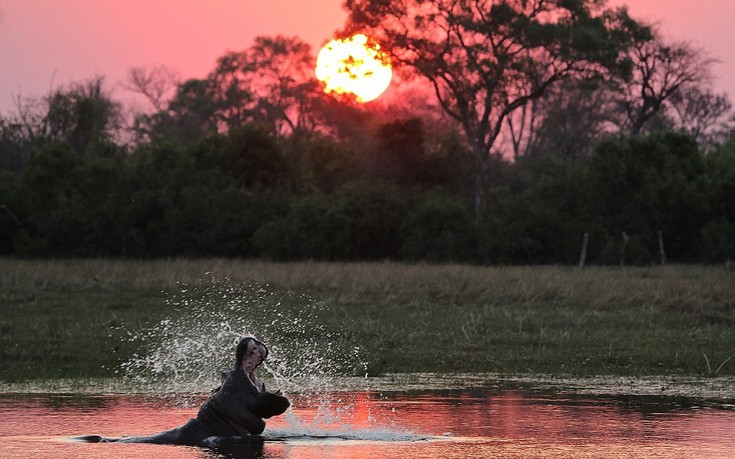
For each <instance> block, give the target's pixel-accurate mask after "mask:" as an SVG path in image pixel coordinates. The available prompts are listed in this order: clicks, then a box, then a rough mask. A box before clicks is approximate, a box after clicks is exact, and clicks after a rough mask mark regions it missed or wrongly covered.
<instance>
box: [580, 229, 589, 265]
mask: <svg viewBox="0 0 735 459" xmlns="http://www.w3.org/2000/svg"><path fill="white" fill-rule="evenodd" d="M589 240H590V233H584V239H582V253H581V254H580V255H579V267H580V268H584V264H585V263H586V262H587V243H588V242H589Z"/></svg>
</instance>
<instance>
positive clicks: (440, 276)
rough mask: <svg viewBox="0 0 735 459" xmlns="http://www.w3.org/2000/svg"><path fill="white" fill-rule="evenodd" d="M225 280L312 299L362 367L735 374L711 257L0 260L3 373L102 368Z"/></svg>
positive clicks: (732, 308)
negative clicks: (635, 262) (629, 264)
mask: <svg viewBox="0 0 735 459" xmlns="http://www.w3.org/2000/svg"><path fill="white" fill-rule="evenodd" d="M222 279H228V281H229V282H231V283H234V284H239V285H259V286H265V285H267V286H268V287H267V288H269V289H272V290H274V291H278V292H286V293H289V292H290V293H293V294H306V295H308V296H310V297H311V298H313V299H314V301H317V302H319V303H320V304H321V305H322V306H323V313H322V315H321V316H320V320H321V321H322V322H323V325H324V326H325V328H326V329H327V330H330V331H331V332H333V333H339V334H340V336H343V337H344V342H343V345H344V346H345V347H347V346H352V345H354V344H358V345H360V346H361V347H362V348H363V350H364V352H365V353H366V356H365V358H366V360H367V361H368V362H369V371H370V372H371V373H373V374H379V373H383V372H416V371H438V372H442V371H444V372H454V371H474V372H484V371H499V372H513V373H551V374H625V375H628V374H635V375H644V374H645V375H651V374H701V375H710V374H715V369H716V370H717V371H716V374H717V375H732V374H735V365H733V364H732V360H729V359H730V358H731V357H732V356H733V355H735V274H733V273H732V272H729V271H726V270H724V269H722V268H716V267H702V266H667V267H647V268H625V269H619V268H601V267H599V268H587V269H584V270H579V269H575V268H568V267H554V266H549V267H478V266H460V265H427V264H398V263H388V262H386V263H309V262H305V263H269V262H260V261H242V260H222V259H209V260H155V261H130V260H124V261H123V260H53V261H48V260H45V261H41V260H15V259H0V311H1V312H2V316H3V319H2V325H1V326H0V327H1V328H0V331H2V335H0V336H1V337H0V344H1V345H2V348H3V349H2V350H0V379H4V380H10V379H23V378H30V377H33V376H34V375H35V376H38V375H39V374H40V375H41V376H44V375H45V376H47V377H60V376H77V375H79V376H105V375H109V374H113V369H114V367H115V366H116V365H117V364H119V362H120V361H122V360H124V359H125V358H126V357H127V356H129V355H130V354H131V353H132V352H134V349H133V348H131V347H130V345H129V343H125V342H123V341H122V340H121V339H120V336H118V335H116V333H118V332H117V331H116V330H117V329H118V328H116V327H119V326H120V325H124V326H125V328H126V329H133V330H135V329H144V328H146V327H150V326H154V325H155V323H156V321H158V320H161V319H162V318H164V317H167V316H169V315H171V314H174V313H176V311H174V310H172V306H171V304H170V303H168V302H166V301H164V299H165V298H166V297H167V296H168V295H171V294H174V293H177V292H180V291H181V290H182V286H183V285H186V286H187V287H188V288H191V287H195V288H194V289H193V290H196V287H197V286H204V285H209V284H211V283H212V282H213V281H215V280H222ZM301 305H302V303H301V302H298V301H294V302H293V304H290V303H289V302H288V301H286V302H284V304H282V305H281V306H280V307H282V308H298V307H302V306H301ZM108 350H114V355H111V354H110V352H112V351H110V352H108ZM703 356H706V357H703ZM103 366H104V368H103Z"/></svg>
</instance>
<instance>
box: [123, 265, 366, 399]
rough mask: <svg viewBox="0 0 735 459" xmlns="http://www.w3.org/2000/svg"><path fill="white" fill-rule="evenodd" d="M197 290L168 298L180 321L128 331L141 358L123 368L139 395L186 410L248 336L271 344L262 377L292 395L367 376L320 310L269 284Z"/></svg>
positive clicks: (214, 283) (184, 289) (210, 285)
mask: <svg viewBox="0 0 735 459" xmlns="http://www.w3.org/2000/svg"><path fill="white" fill-rule="evenodd" d="M200 285H201V286H200V287H191V286H186V285H182V286H181V289H180V291H179V292H177V293H176V294H173V295H171V296H170V297H169V298H168V299H167V300H166V301H167V302H168V303H169V306H171V309H172V310H176V311H177V312H176V314H175V315H173V316H171V317H168V318H166V319H164V320H162V321H160V323H158V324H156V325H155V326H153V327H151V328H148V329H146V330H142V331H137V332H133V331H130V330H127V332H126V334H127V336H128V339H129V340H131V341H133V342H134V343H135V344H137V345H138V347H139V348H140V352H138V353H137V354H135V355H134V356H133V357H132V358H131V359H129V360H128V361H127V362H125V363H124V364H123V365H122V369H123V372H124V374H125V377H126V379H127V380H128V381H129V382H130V383H131V384H132V386H133V387H134V388H135V389H136V390H144V391H145V392H148V393H152V394H157V395H159V396H161V397H162V398H164V397H167V396H168V397H173V398H175V399H176V400H177V401H179V402H184V404H186V403H187V402H188V401H189V400H191V395H193V394H202V393H206V392H208V391H209V390H211V389H212V388H214V387H217V386H218V385H219V384H220V380H221V379H220V378H221V374H222V372H224V371H228V370H230V369H231V368H233V366H234V364H235V347H236V345H237V343H238V342H239V340H240V339H241V338H242V337H243V336H246V335H253V336H255V337H257V338H258V339H260V340H261V341H263V342H264V343H266V345H267V346H268V349H269V355H268V359H267V361H266V362H265V363H264V364H263V367H264V369H265V372H264V371H263V369H261V371H260V372H259V373H260V377H261V378H263V379H264V380H265V381H266V384H267V385H268V386H269V387H273V386H274V385H275V386H276V388H278V389H281V390H282V391H284V392H287V393H297V392H309V391H319V390H327V389H328V388H327V387H322V386H323V385H324V384H325V382H324V381H325V377H329V376H336V375H345V374H362V373H364V372H365V368H366V364H365V363H364V362H362V360H361V358H360V356H359V354H360V349H359V348H358V347H354V346H351V345H347V344H346V343H345V342H344V340H343V338H342V337H341V336H339V333H332V332H328V331H326V330H325V328H324V327H323V326H322V325H320V323H319V321H318V316H319V314H320V313H322V312H324V309H325V306H324V305H323V304H319V303H318V302H316V301H314V300H312V299H310V298H309V297H307V296H305V295H298V294H293V293H278V292H276V290H275V289H271V288H269V287H268V286H242V285H237V284H235V283H233V282H231V281H229V280H221V281H219V280H215V279H212V280H211V281H208V282H206V283H201V284H200ZM269 379H270V381H269ZM187 397H189V398H188V399H187Z"/></svg>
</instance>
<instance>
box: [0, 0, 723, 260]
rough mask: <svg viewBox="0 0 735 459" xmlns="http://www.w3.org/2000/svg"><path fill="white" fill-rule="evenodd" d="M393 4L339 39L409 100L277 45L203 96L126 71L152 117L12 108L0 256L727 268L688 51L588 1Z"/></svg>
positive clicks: (262, 45) (92, 109) (96, 107)
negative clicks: (391, 74) (318, 69)
mask: <svg viewBox="0 0 735 459" xmlns="http://www.w3.org/2000/svg"><path fill="white" fill-rule="evenodd" d="M403 3H405V4H406V5H408V6H411V5H413V3H412V2H411V1H407V2H403ZM403 3H401V4H403ZM424 3H426V2H424ZM480 4H482V5H484V6H483V8H486V9H485V10H482V9H480V10H478V9H477V5H480ZM396 5H397V3H391V2H388V3H386V2H371V1H368V0H365V1H357V0H355V1H350V2H347V6H348V9H349V10H350V19H349V21H348V24H347V26H346V27H345V31H349V30H353V29H356V28H358V27H359V28H360V29H362V30H365V29H367V30H369V31H370V32H371V33H373V34H374V35H375V37H376V38H378V39H379V40H380V41H381V43H385V46H386V49H387V50H389V51H390V53H391V57H392V60H393V62H394V63H395V65H396V70H397V71H398V72H399V75H400V78H401V79H402V80H404V81H409V80H411V79H412V78H415V79H416V81H423V82H424V83H425V86H423V87H421V86H420V87H419V89H418V90H416V89H415V87H412V86H409V85H406V86H405V88H407V89H404V90H403V91H402V92H400V90H398V92H399V95H398V96H395V97H394V98H393V99H392V100H387V101H384V102H381V103H374V104H367V105H362V106H361V105H357V104H355V103H354V101H351V100H348V99H336V98H334V97H332V96H328V95H325V94H324V93H323V92H322V91H321V90H320V88H319V86H318V84H317V83H316V82H315V81H314V78H313V76H312V73H313V70H312V69H313V57H312V55H311V50H310V49H309V46H308V45H306V44H305V43H303V42H302V41H301V40H300V39H298V38H296V37H290V38H289V37H281V36H278V37H260V38H258V39H257V40H256V41H255V43H254V44H253V45H252V46H251V47H250V48H248V49H246V50H244V51H242V52H229V53H227V54H226V55H224V56H222V57H221V58H220V59H219V60H218V61H217V64H216V66H215V68H214V69H213V71H212V72H211V73H210V74H209V75H207V76H206V77H204V78H201V79H191V80H187V81H178V79H177V77H176V75H175V74H174V73H173V72H171V71H169V70H167V69H165V68H162V67H158V68H147V69H146V68H135V69H131V71H130V75H129V78H128V81H127V82H126V87H127V88H128V89H130V90H132V91H134V92H136V93H137V94H139V95H140V96H142V97H143V98H144V99H145V100H147V103H148V104H149V108H148V109H147V110H139V111H138V112H137V113H135V114H134V116H133V117H132V118H131V117H130V116H129V115H128V113H127V112H126V108H125V106H124V105H123V104H122V103H120V102H119V101H118V100H117V99H116V98H115V97H114V96H113V94H112V92H111V91H110V90H109V89H108V86H107V84H106V82H105V80H104V78H102V77H96V78H93V79H91V80H88V81H84V82H77V83H72V84H70V85H68V86H65V87H60V88H57V89H55V90H53V91H52V92H51V93H50V94H48V95H46V96H43V97H35V98H28V99H20V98H18V100H17V103H16V110H15V112H14V113H11V114H8V115H4V116H2V117H0V253H3V254H6V255H15V256H36V257H48V256H83V257H86V256H114V257H174V256H226V257H261V258H270V259H276V260H303V259H318V260H383V259H394V260H411V261H416V260H423V261H437V262H439V261H442V262H444V261H452V262H467V263H499V264H520V263H523V264H526V263H565V264H572V263H574V264H576V263H578V262H579V261H580V260H579V258H580V252H581V250H582V246H583V242H585V243H586V244H585V251H586V256H585V262H587V263H598V264H617V263H655V262H662V261H663V260H667V261H675V262H720V261H723V260H726V259H729V258H732V257H733V256H735V136H734V135H733V130H732V124H731V123H732V114H731V111H730V110H731V109H730V104H729V101H728V99H727V97H726V96H725V95H722V94H716V93H714V92H713V91H712V89H711V86H710V75H709V69H710V66H711V65H712V63H713V61H711V60H710V59H708V58H706V55H705V54H703V53H702V52H701V50H697V49H695V48H693V47H692V46H691V45H690V44H688V43H685V42H677V41H671V40H665V39H664V38H663V37H662V36H661V34H660V33H659V32H658V31H657V30H656V29H655V28H654V27H651V26H648V25H646V24H643V23H640V22H638V21H635V20H633V19H632V18H630V17H629V16H628V15H627V11H626V10H625V9H617V10H608V9H604V8H602V7H601V6H600V5H602V3H601V2H596V1H595V2H591V1H581V2H543V1H535V2H526V1H523V2H521V1H511V0H508V1H498V0H495V1H487V2H478V3H477V5H476V6H475V7H470V6H467V5H465V4H464V3H463V2H459V3H458V2H444V1H441V0H435V1H433V2H429V3H427V5H429V6H427V5H424V6H423V7H422V8H423V9H421V10H420V14H419V13H417V11H419V10H416V9H412V8H403V9H401V8H397V7H396ZM462 5H465V6H464V7H463V6H462ZM463 8H464V9H463ZM483 12H491V13H492V14H490V15H485V14H483ZM430 19H431V20H430ZM407 21H408V22H410V23H412V24H418V23H421V24H423V26H422V27H417V28H416V29H415V32H413V33H412V34H406V33H403V32H405V30H406V28H405V24H406V23H407ZM437 28H439V29H441V30H445V31H446V33H445V34H444V35H442V34H437V33H436V32H437V30H438V29H437ZM438 37H443V38H438ZM432 40H434V41H432ZM442 40H443V41H442ZM493 43H495V44H496V45H493V46H491V45H490V44H493ZM498 44H502V46H498ZM448 45H451V46H448ZM427 90H428V91H430V92H433V94H434V96H435V97H434V98H429V97H427V92H426V91H427Z"/></svg>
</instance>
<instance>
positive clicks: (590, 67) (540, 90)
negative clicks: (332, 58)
mask: <svg viewBox="0 0 735 459" xmlns="http://www.w3.org/2000/svg"><path fill="white" fill-rule="evenodd" d="M346 6H347V8H348V9H349V13H350V16H349V21H348V26H347V30H346V32H352V31H357V30H362V31H365V32H367V33H368V34H369V35H371V36H373V38H375V39H377V40H378V41H379V42H380V43H382V44H383V46H385V47H386V48H387V50H388V51H389V53H390V55H391V58H392V61H393V63H394V65H396V67H400V68H403V69H404V70H408V71H410V72H415V73H418V74H419V75H421V76H423V77H425V78H428V80H429V81H430V82H431V83H432V85H433V87H434V91H435V94H436V97H437V99H438V100H439V103H440V105H441V107H442V109H443V110H444V111H445V112H446V113H447V114H449V116H451V117H452V118H454V119H455V120H456V121H457V122H459V123H460V124H461V126H462V129H463V131H464V133H465V135H466V138H467V141H468V143H469V144H470V146H471V152H472V156H473V158H474V162H475V172H474V178H475V198H474V200H475V203H474V207H475V216H476V218H477V219H481V218H482V217H483V215H484V212H485V181H486V177H487V166H488V164H489V158H490V156H491V151H492V149H493V146H494V145H495V142H496V139H497V138H498V136H499V135H500V132H501V129H502V128H503V125H504V123H505V121H506V119H507V118H508V116H509V115H510V114H511V113H513V112H514V111H515V110H517V109H518V108H520V107H523V106H524V105H526V104H528V103H529V102H530V101H532V100H534V99H538V98H540V97H541V96H542V95H543V94H544V92H545V91H546V90H547V89H548V88H549V87H550V86H551V85H553V84H555V83H556V82H558V81H560V80H563V79H565V78H568V77H570V76H591V75H593V74H596V73H600V72H603V71H606V70H608V69H614V70H615V71H621V72H622V71H624V70H625V69H626V66H627V64H629V61H628V58H627V56H626V54H625V52H624V51H625V50H626V49H627V47H628V46H629V44H630V40H631V38H632V37H645V36H646V32H647V29H645V28H643V27H640V26H639V25H638V24H637V23H636V22H635V21H633V20H632V19H631V18H630V17H629V16H628V14H627V11H626V10H625V9H618V10H609V9H605V8H604V2H602V1H598V0H558V1H550V0H474V1H469V0H400V1H390V2H388V1H384V0H347V3H346Z"/></svg>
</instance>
